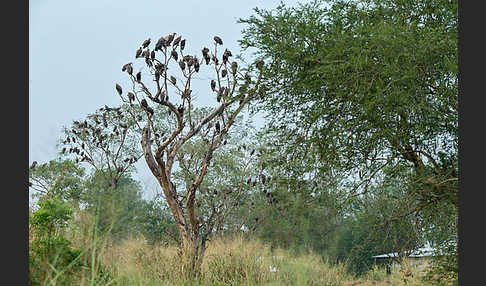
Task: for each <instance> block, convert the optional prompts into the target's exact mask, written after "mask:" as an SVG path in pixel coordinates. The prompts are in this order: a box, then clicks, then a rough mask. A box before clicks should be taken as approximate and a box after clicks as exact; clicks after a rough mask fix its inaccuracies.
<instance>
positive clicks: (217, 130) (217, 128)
mask: <svg viewBox="0 0 486 286" xmlns="http://www.w3.org/2000/svg"><path fill="white" fill-rule="evenodd" d="M214 127H215V128H216V132H218V133H219V131H220V126H219V121H218V122H216V125H215V126H214Z"/></svg>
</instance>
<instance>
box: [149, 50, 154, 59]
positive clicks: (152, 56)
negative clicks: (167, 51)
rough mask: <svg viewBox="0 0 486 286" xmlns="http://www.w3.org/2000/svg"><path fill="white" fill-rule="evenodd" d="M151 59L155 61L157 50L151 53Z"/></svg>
mask: <svg viewBox="0 0 486 286" xmlns="http://www.w3.org/2000/svg"><path fill="white" fill-rule="evenodd" d="M150 58H151V59H152V60H155V50H153V51H152V52H151V53H150Z"/></svg>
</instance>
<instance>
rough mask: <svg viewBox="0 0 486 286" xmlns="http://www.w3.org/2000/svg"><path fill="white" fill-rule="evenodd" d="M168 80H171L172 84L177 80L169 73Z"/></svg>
mask: <svg viewBox="0 0 486 286" xmlns="http://www.w3.org/2000/svg"><path fill="white" fill-rule="evenodd" d="M170 82H172V84H173V85H175V84H176V82H177V80H176V78H175V77H174V76H172V75H171V76H170Z"/></svg>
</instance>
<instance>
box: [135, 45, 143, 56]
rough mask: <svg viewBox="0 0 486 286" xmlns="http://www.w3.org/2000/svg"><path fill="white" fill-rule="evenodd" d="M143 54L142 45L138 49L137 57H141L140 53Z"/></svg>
mask: <svg viewBox="0 0 486 286" xmlns="http://www.w3.org/2000/svg"><path fill="white" fill-rule="evenodd" d="M141 54H142V47H140V48H139V49H138V50H137V53H136V54H135V58H136V59H137V58H139V57H140V55H141Z"/></svg>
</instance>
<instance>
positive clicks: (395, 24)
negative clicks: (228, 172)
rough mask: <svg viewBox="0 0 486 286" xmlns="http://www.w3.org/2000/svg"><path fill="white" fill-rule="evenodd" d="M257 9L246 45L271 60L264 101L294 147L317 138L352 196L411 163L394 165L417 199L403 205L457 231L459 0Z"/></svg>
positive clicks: (436, 229) (316, 145) (315, 145)
mask: <svg viewBox="0 0 486 286" xmlns="http://www.w3.org/2000/svg"><path fill="white" fill-rule="evenodd" d="M255 12H256V13H255V15H253V16H251V17H249V18H248V19H243V20H241V22H242V23H245V24H247V26H246V28H245V30H244V31H243V40H242V41H241V45H242V46H243V48H244V49H245V48H256V57H257V60H265V61H266V62H268V65H267V66H266V72H265V74H264V76H263V80H262V88H265V89H266V96H265V98H262V107H263V108H264V109H265V110H267V111H269V113H270V115H271V118H270V121H271V122H270V127H269V132H270V133H271V134H272V135H273V136H275V137H278V138H280V139H281V141H282V142H288V144H286V145H284V146H283V147H284V148H285V149H286V151H287V154H294V153H296V154H299V152H303V151H304V150H305V149H309V148H310V149H314V150H315V152H316V154H318V156H319V160H320V161H321V162H325V164H326V165H327V166H330V167H326V168H327V169H328V170H326V172H327V171H328V172H335V171H338V172H339V173H338V174H339V176H341V177H343V178H346V179H347V180H348V181H349V182H350V184H349V186H348V187H347V190H349V193H350V195H349V197H346V201H352V200H353V199H355V198H358V197H360V196H362V195H363V194H365V193H367V192H370V191H371V190H373V189H374V188H373V186H375V187H376V186H379V184H380V182H381V181H382V180H383V178H385V177H386V176H387V175H389V174H386V173H385V172H384V169H385V168H388V169H392V170H401V171H400V172H396V173H395V174H391V175H394V176H398V177H397V178H401V180H402V182H403V183H404V185H406V189H405V190H406V191H407V198H408V203H409V204H410V205H409V206H410V207H409V208H406V209H402V210H403V212H402V213H401V214H396V216H395V217H396V218H398V217H403V216H414V217H416V218H418V219H419V220H422V221H423V222H424V227H425V226H427V225H428V226H429V229H430V231H431V232H432V233H435V234H444V235H440V236H441V238H439V235H437V236H436V238H437V239H436V242H437V243H442V242H446V241H447V242H449V241H451V240H452V241H457V202H458V200H457V193H458V189H457V186H458V185H457V183H458V175H457V174H458V165H457V148H458V136H457V130H458V129H457V126H458V109H457V107H458V76H457V75H458V65H457V51H458V49H457V33H458V25H457V1H448V0H437V1H435V0H434V1H429V0H413V1H412V0H387V1H374V0H358V1H340V0H336V1H313V2H311V3H308V4H305V5H300V6H299V7H297V8H288V7H285V6H284V5H281V6H279V7H278V8H277V9H275V10H273V11H264V10H258V9H256V10H255ZM272 126H273V127H272ZM404 168H405V169H406V170H403V169H404ZM375 189H376V188H375ZM347 199H350V200H347ZM402 202H403V201H397V202H396V203H402ZM454 254H457V252H455V253H454ZM456 257H457V256H456Z"/></svg>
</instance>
